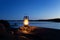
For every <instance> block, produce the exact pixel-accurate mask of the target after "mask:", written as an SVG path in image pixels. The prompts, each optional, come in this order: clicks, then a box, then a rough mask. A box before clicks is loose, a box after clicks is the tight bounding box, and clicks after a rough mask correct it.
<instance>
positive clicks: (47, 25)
mask: <svg viewBox="0 0 60 40" xmlns="http://www.w3.org/2000/svg"><path fill="white" fill-rule="evenodd" d="M9 23H10V25H11V27H12V28H19V27H21V26H23V21H9ZM15 23H16V24H17V25H16V26H12V25H14V24H15ZM29 25H30V26H37V27H44V28H53V29H60V23H57V22H36V21H31V22H30V24H29Z"/></svg>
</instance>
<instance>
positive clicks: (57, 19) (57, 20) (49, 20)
mask: <svg viewBox="0 0 60 40" xmlns="http://www.w3.org/2000/svg"><path fill="white" fill-rule="evenodd" d="M7 21H23V20H7ZM29 21H48V22H60V18H55V19H42V20H41V19H40V20H29Z"/></svg>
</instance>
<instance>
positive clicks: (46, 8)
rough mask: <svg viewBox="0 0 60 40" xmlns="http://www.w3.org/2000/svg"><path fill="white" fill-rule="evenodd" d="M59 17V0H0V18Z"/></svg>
mask: <svg viewBox="0 0 60 40" xmlns="http://www.w3.org/2000/svg"><path fill="white" fill-rule="evenodd" d="M24 16H29V19H50V18H60V0H0V19H5V20H22V19H23V17H24Z"/></svg>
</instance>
